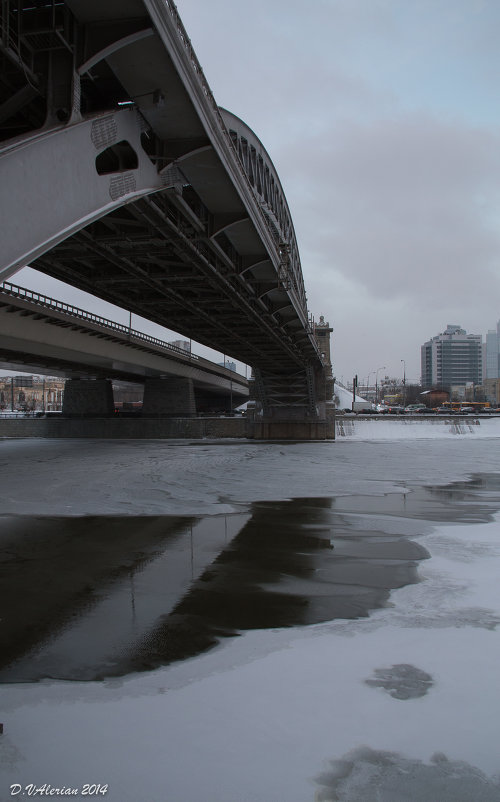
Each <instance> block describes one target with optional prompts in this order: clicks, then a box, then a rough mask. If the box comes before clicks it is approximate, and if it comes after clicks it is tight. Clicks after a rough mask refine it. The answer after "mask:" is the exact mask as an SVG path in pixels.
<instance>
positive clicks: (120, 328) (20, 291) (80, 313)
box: [0, 281, 202, 360]
mask: <svg viewBox="0 0 500 802" xmlns="http://www.w3.org/2000/svg"><path fill="white" fill-rule="evenodd" d="M0 294H2V295H9V296H10V297H13V298H19V299H20V300H22V301H28V302H29V303H32V304H35V305H36V306H41V307H43V308H44V309H50V310H51V311H53V312H62V313H63V314H64V315H68V317H73V318H77V319H79V320H84V321H86V322H88V323H95V324H96V325H97V326H101V327H102V328H104V329H110V330H111V331H116V332H119V333H120V334H125V335H127V336H128V337H133V338H134V339H135V340H142V341H143V342H145V343H148V344H149V345H154V346H156V347H157V348H164V349H165V350H166V351H169V352H171V353H172V352H173V353H177V354H180V355H182V356H184V357H188V358H189V359H192V360H200V359H202V357H199V356H197V355H196V354H193V353H192V352H191V351H186V350H184V348H179V347H178V346H177V345H172V344H171V343H167V342H165V341H164V340H159V339H158V338H157V337H152V336H151V335H150V334H144V333H143V332H141V331H137V330H136V329H132V328H130V327H129V326H124V325H123V324H122V323H116V322H115V321H113V320H108V319H107V318H105V317H101V316H100V315H95V314H94V313H93V312H87V311H86V310H85V309H80V307H78V306H73V304H67V303H65V302H64V301H58V300H57V299H56V298H50V297H49V296H48V295H42V293H39V292H35V291H34V290H28V289H26V288H25V287H19V286H18V285H16V284H11V283H10V281H3V282H1V283H0Z"/></svg>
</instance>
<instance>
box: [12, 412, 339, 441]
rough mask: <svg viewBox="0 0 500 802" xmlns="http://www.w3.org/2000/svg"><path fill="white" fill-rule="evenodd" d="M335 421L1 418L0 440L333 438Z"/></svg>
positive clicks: (241, 418)
mask: <svg viewBox="0 0 500 802" xmlns="http://www.w3.org/2000/svg"><path fill="white" fill-rule="evenodd" d="M334 425H335V424H334V422H333V420H331V421H329V422H328V424H327V423H326V421H313V422H311V421H304V422H301V421H271V422H269V421H261V420H260V419H257V420H255V421H254V420H252V419H251V418H243V417H234V418H160V417H158V418H154V417H150V418H147V417H144V418H142V417H141V418H121V417H120V418H113V417H108V418H106V417H103V418H87V417H81V418H77V417H70V418H63V417H54V418H0V438H2V437H13V438H14V437H15V438H22V437H44V438H60V437H65V438H97V439H109V438H112V439H114V438H116V439H123V440H132V439H134V440H149V439H165V440H169V439H170V440H173V439H185V438H188V439H191V438H192V439H202V438H221V437H234V438H249V439H255V440H326V439H333V436H334Z"/></svg>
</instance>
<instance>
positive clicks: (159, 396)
mask: <svg viewBox="0 0 500 802" xmlns="http://www.w3.org/2000/svg"><path fill="white" fill-rule="evenodd" d="M142 414H143V417H147V416H157V417H163V418H193V417H194V416H195V415H196V402H195V397H194V387H193V380H192V379H186V378H177V377H160V378H149V379H146V383H145V385H144V400H143V403H142Z"/></svg>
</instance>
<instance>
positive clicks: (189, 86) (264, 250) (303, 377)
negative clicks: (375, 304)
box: [0, 0, 332, 437]
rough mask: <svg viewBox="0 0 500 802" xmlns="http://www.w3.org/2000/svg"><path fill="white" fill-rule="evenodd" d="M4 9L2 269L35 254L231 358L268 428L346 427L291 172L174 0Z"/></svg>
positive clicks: (37, 263) (25, 0)
mask: <svg viewBox="0 0 500 802" xmlns="http://www.w3.org/2000/svg"><path fill="white" fill-rule="evenodd" d="M1 8H2V20H1V32H0V33H1V37H0V58H1V59H2V69H1V71H0V75H1V77H0V137H1V142H0V182H1V183H0V186H1V190H0V193H1V195H0V204H1V206H0V219H1V221H2V222H1V226H2V246H3V247H2V253H1V256H0V280H5V279H7V278H9V277H10V276H12V275H13V274H15V272H16V271H17V270H18V269H19V268H20V267H22V266H24V265H26V264H30V265H31V266H32V267H34V268H36V269H37V270H40V271H42V272H43V273H46V274H48V275H50V276H53V277H55V278H58V279H61V280H62V281H65V282H67V283H69V284H71V285H73V286H75V287H78V288H80V289H82V290H86V291H88V292H90V293H92V294H93V295H96V296H98V297H100V298H103V299H104V300H106V301H109V302H111V303H113V304H116V305H119V306H121V307H123V308H125V309H128V310H130V311H131V312H133V313H135V314H138V315H140V316H142V317H145V318H147V319H149V320H152V321H154V322H156V323H159V324H160V325H163V326H166V327H167V328H169V329H173V330H175V331H177V332H179V333H181V334H182V335H184V336H186V337H190V338H192V339H194V340H197V341H198V342H200V343H203V344H205V345H207V346H210V347H212V348H215V349H217V350H219V351H221V352H223V353H227V354H231V356H233V357H234V358H236V359H238V360H240V361H242V362H244V363H246V364H248V365H250V366H251V367H252V369H253V374H254V377H255V381H254V393H255V396H256V398H257V400H258V401H259V402H260V404H261V406H262V410H263V420H264V421H267V424H266V427H265V428H264V429H262V433H263V435H265V434H267V435H268V436H279V435H280V433H282V434H283V435H286V436H288V435H290V436H293V425H292V424H290V425H291V426H292V428H290V426H288V425H285V424H288V423H290V422H291V421H294V420H297V421H298V420H300V421H301V425H303V423H304V421H307V420H310V421H311V422H312V423H313V424H314V426H313V428H311V432H313V430H314V432H315V434H311V436H314V437H315V436H318V435H317V434H316V433H317V432H318V431H320V430H321V431H323V433H324V434H325V436H328V435H327V434H326V432H327V430H328V429H329V427H328V425H327V423H326V421H327V418H328V413H329V410H330V408H331V406H330V404H331V398H332V380H331V366H330V358H329V334H330V331H331V330H330V329H329V327H328V324H323V322H322V325H320V326H315V325H314V323H313V321H312V318H311V317H310V315H309V313H308V310H307V303H306V294H305V289H304V282H303V276H302V270H301V265H300V258H299V253H298V248H297V242H296V238H295V234H294V230H293V224H292V220H291V216H290V212H289V209H288V205H287V203H286V199H285V195H284V193H283V190H282V187H281V184H280V181H279V177H278V175H277V172H276V170H275V168H274V166H273V163H272V161H271V159H270V157H269V155H268V154H267V152H266V150H265V148H264V147H263V145H262V143H261V142H260V140H259V139H258V138H257V136H256V135H255V134H254V133H253V132H252V130H251V129H250V128H249V127H248V126H247V125H246V124H245V123H244V122H243V121H241V120H240V119H238V118H237V117H235V116H234V115H233V114H231V113H230V112H228V111H226V110H224V109H221V108H219V107H218V106H217V104H216V102H215V100H214V98H213V96H212V93H211V91H210V88H209V86H208V83H207V81H206V79H205V77H204V74H203V71H202V70H201V67H200V65H199V63H198V60H197V58H196V55H195V53H194V50H193V48H192V45H191V43H190V41H189V38H188V35H187V33H186V31H185V29H184V27H183V25H182V22H181V20H180V18H179V15H178V13H177V10H176V8H175V5H174V3H173V2H171V0H106V2H101V0H99V2H98V0H3V2H2V5H1ZM0 333H1V332H0ZM318 422H323V423H324V427H323V429H321V427H320V429H318V426H317V424H318ZM331 428H332V427H330V430H331ZM320 436H322V435H320Z"/></svg>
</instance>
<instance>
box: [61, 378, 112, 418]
mask: <svg viewBox="0 0 500 802" xmlns="http://www.w3.org/2000/svg"><path fill="white" fill-rule="evenodd" d="M114 408H115V406H114V401H113V386H112V384H111V380H110V379H68V380H67V381H66V385H65V388H64V397H63V409H62V413H63V415H65V416H67V417H76V416H86V417H94V418H96V417H108V416H111V415H113V413H114Z"/></svg>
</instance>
